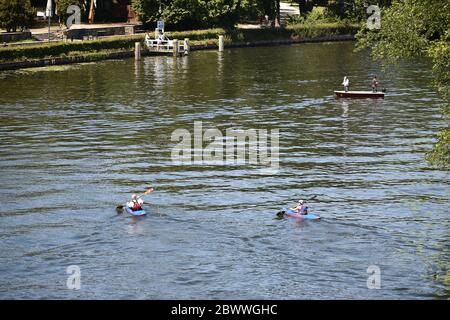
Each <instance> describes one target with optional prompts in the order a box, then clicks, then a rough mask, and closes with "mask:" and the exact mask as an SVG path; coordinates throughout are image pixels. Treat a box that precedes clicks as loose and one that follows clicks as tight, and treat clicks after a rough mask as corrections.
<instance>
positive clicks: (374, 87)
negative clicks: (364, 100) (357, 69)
mask: <svg viewBox="0 0 450 320" xmlns="http://www.w3.org/2000/svg"><path fill="white" fill-rule="evenodd" d="M372 92H378V79H377V76H376V75H375V76H374V77H373V79H372Z"/></svg>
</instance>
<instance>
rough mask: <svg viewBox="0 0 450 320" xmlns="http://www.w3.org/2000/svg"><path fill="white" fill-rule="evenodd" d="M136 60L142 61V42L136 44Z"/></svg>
mask: <svg viewBox="0 0 450 320" xmlns="http://www.w3.org/2000/svg"><path fill="white" fill-rule="evenodd" d="M134 59H135V60H141V43H140V42H135V43H134Z"/></svg>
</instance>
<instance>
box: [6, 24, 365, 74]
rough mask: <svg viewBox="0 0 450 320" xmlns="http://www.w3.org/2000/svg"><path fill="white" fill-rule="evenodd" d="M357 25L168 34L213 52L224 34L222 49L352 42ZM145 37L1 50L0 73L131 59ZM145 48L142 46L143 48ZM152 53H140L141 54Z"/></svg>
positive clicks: (43, 44) (145, 51) (217, 30)
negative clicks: (137, 45) (0, 71)
mask: <svg viewBox="0 0 450 320" xmlns="http://www.w3.org/2000/svg"><path fill="white" fill-rule="evenodd" d="M357 30H358V26H356V25H345V24H338V23H329V24H320V25H292V26H288V27H286V28H281V29H237V30H234V31H231V32H227V31H225V30H223V29H207V30H194V31H182V32H167V36H168V37H169V38H170V39H185V38H189V40H190V43H191V50H192V51H195V50H206V49H215V48H217V46H218V37H219V35H223V36H224V39H225V47H226V48H227V47H228V48H230V47H245V46H270V45H288V44H293V43H304V42H322V41H323V42H325V41H344V40H353V38H354V35H355V34H356V32H357ZM144 37H145V34H140V35H132V36H121V37H107V38H102V39H98V40H88V41H76V42H63V41H61V42H54V43H37V44H36V45H34V44H33V45H28V46H11V47H4V48H0V70H12V69H20V68H30V67H40V66H50V65H61V64H70V63H79V62H91V61H99V60H106V59H118V58H129V57H132V56H133V55H134V54H133V50H134V43H135V42H142V43H143V42H144ZM143 47H145V46H143ZM152 54H155V53H153V52H148V51H147V50H145V49H144V50H143V52H142V55H143V56H146V55H152Z"/></svg>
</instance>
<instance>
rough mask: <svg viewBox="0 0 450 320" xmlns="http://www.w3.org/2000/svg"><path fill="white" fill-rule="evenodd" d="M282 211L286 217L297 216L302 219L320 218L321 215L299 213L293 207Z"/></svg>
mask: <svg viewBox="0 0 450 320" xmlns="http://www.w3.org/2000/svg"><path fill="white" fill-rule="evenodd" d="M280 212H282V213H283V214H284V216H286V217H291V218H296V219H302V220H320V216H318V215H316V214H314V213H308V214H298V213H295V212H294V211H292V210H291V209H283V210H281V211H280Z"/></svg>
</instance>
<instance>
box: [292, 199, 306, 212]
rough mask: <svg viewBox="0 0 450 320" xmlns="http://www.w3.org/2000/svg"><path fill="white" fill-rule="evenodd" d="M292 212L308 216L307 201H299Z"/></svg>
mask: <svg viewBox="0 0 450 320" xmlns="http://www.w3.org/2000/svg"><path fill="white" fill-rule="evenodd" d="M291 210H292V211H294V212H295V213H299V214H303V215H305V214H308V206H307V205H306V202H305V200H298V203H297V206H295V208H292V209H291Z"/></svg>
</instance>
